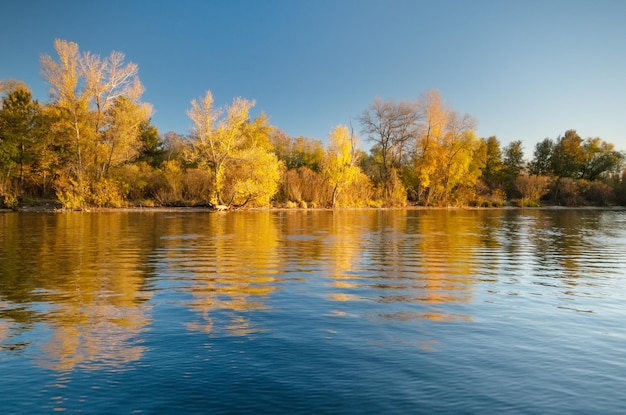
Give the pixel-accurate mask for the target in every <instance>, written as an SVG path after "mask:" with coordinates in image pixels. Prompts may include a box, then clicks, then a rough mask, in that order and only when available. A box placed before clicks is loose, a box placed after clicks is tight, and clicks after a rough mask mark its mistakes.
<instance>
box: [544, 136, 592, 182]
mask: <svg viewBox="0 0 626 415" xmlns="http://www.w3.org/2000/svg"><path fill="white" fill-rule="evenodd" d="M582 143H583V139H582V138H580V136H579V135H578V134H577V133H576V131H575V130H567V131H566V132H565V135H564V136H563V137H559V138H557V140H556V144H555V145H554V147H553V148H552V156H551V157H550V166H551V170H552V173H553V174H554V175H555V176H557V177H571V178H573V179H577V178H580V176H581V174H582V170H583V166H584V163H585V150H584V148H583V146H582Z"/></svg>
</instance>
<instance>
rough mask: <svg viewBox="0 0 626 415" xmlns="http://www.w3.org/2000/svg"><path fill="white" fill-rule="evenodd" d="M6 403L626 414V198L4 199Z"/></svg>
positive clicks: (126, 408)
mask: <svg viewBox="0 0 626 415" xmlns="http://www.w3.org/2000/svg"><path fill="white" fill-rule="evenodd" d="M0 249H1V250H0V264H1V265H0V373H1V376H0V413H3V414H10V413H28V414H31V413H50V412H56V411H65V412H66V413H75V412H84V413H116V414H117V413H119V414H122V413H128V414H131V413H147V414H152V413H160V414H161V413H173V414H179V413H185V414H188V413H315V414H319V413H385V414H391V413H402V414H404V413H429V414H430V413H533V414H534V413H536V414H550V413H555V414H556V413H568V414H572V413H580V414H590V413H594V414H595V413H616V414H617V413H624V412H625V411H626V212H625V211H616V210H450V211H448V210H406V211H405V210H392V211H385V210H363V211H360V210H357V211H337V212H332V211H275V212H227V213H209V212H197V211H174V212H164V211H161V212H106V213H105V212H102V213H78V212H75V213H61V214H59V213H50V214H44V213H1V214H0Z"/></svg>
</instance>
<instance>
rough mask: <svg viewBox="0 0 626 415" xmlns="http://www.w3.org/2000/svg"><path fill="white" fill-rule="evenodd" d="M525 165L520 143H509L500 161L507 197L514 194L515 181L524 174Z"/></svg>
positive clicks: (519, 141)
mask: <svg viewBox="0 0 626 415" xmlns="http://www.w3.org/2000/svg"><path fill="white" fill-rule="evenodd" d="M525 164H526V163H525V162H524V149H523V147H522V141H521V140H516V141H511V142H510V143H509V144H508V145H507V146H506V147H505V148H504V158H503V161H502V183H503V184H504V189H505V191H506V192H507V193H508V194H509V196H510V195H511V194H512V193H513V192H514V190H515V180H516V179H517V178H518V177H519V176H520V175H521V174H522V173H523V172H524V169H525Z"/></svg>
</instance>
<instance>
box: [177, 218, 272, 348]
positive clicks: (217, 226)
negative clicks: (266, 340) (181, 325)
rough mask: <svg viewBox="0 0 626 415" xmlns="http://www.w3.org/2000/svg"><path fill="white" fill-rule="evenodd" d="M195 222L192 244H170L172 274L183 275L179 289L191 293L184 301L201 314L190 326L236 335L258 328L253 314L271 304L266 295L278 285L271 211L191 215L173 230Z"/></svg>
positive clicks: (183, 230)
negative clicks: (251, 318)
mask: <svg viewBox="0 0 626 415" xmlns="http://www.w3.org/2000/svg"><path fill="white" fill-rule="evenodd" d="M190 221H192V222H193V223H195V226H194V229H195V235H196V236H195V241H194V243H193V244H190V243H185V244H181V241H180V240H177V239H176V238H174V239H172V240H169V241H167V242H166V243H167V255H168V256H170V258H169V260H168V262H167V264H168V267H169V272H171V273H172V274H173V275H177V276H178V278H179V279H180V282H181V284H182V287H181V288H180V290H181V291H186V292H188V293H190V294H191V296H192V297H191V299H190V300H189V301H185V302H184V305H186V306H188V307H191V309H193V310H194V311H195V312H196V315H197V317H198V318H197V319H196V320H195V321H192V322H189V323H187V328H188V329H189V330H193V331H201V332H205V333H214V332H216V331H218V332H219V331H224V332H226V333H227V334H229V335H234V336H243V335H247V334H249V333H250V332H252V331H255V330H258V328H257V327H255V326H254V325H253V324H252V323H251V322H250V320H249V314H250V312H252V311H256V310H263V309H265V308H266V305H265V303H264V298H265V297H267V296H268V295H270V294H271V293H272V292H273V291H275V290H276V289H277V287H276V274H277V273H278V272H279V267H280V264H279V258H278V253H277V247H278V243H279V242H278V234H277V230H276V226H275V224H274V222H273V217H272V215H271V214H270V212H268V211H259V212H224V213H212V214H207V213H204V214H203V215H202V216H197V217H195V218H189V217H187V219H186V222H187V223H186V224H182V223H179V224H176V223H172V226H173V228H172V229H170V230H169V231H168V232H171V234H172V235H186V234H187V235H189V233H188V232H189V229H188V228H187V226H189V222H190ZM181 226H182V228H181ZM186 232H187V233H186ZM182 263H184V264H186V265H185V266H182Z"/></svg>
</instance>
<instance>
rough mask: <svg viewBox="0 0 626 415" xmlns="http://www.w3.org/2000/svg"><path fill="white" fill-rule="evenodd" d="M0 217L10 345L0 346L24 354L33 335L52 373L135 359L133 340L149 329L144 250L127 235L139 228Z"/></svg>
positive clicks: (137, 347) (100, 221) (90, 219)
mask: <svg viewBox="0 0 626 415" xmlns="http://www.w3.org/2000/svg"><path fill="white" fill-rule="evenodd" d="M2 218H3V223H2V236H3V247H2V248H3V249H2V264H3V266H2V270H1V271H0V281H1V282H2V284H1V286H0V296H1V298H2V299H3V303H4V304H3V307H2V314H0V317H2V323H3V326H4V330H3V331H4V332H5V333H6V334H4V336H3V337H5V338H6V339H10V340H9V341H8V342H5V341H3V346H4V347H5V348H9V349H11V350H14V351H15V350H23V349H24V348H25V347H26V346H28V345H30V344H32V343H33V342H35V340H33V336H28V335H27V334H28V332H31V331H33V332H36V333H38V334H39V335H38V336H35V338H38V340H37V347H39V348H40V351H41V356H40V357H38V358H37V362H38V363H39V364H41V365H42V366H44V367H46V368H50V369H53V370H58V371H66V370H71V369H73V368H75V367H77V366H81V367H86V368H91V369H94V368H98V367H102V366H108V367H111V366H113V367H116V366H123V365H125V364H127V363H128V362H132V361H136V360H138V359H140V358H141V356H142V354H143V352H144V351H145V348H144V347H143V346H142V345H141V343H140V341H139V340H138V339H139V336H140V334H141V333H142V332H143V330H144V328H145V326H146V325H147V324H148V323H149V322H150V306H149V303H148V300H149V299H150V298H151V296H152V293H151V292H150V291H147V290H145V289H144V275H143V272H142V269H143V267H144V263H145V257H146V252H147V251H148V250H149V249H150V248H149V247H145V248H142V247H144V246H145V244H143V243H139V240H138V236H139V235H140V233H138V232H136V231H132V232H129V231H128V230H129V229H130V228H131V225H132V226H134V225H139V226H142V225H140V224H135V223H132V222H133V221H132V218H131V217H129V216H122V215H107V214H101V215H85V214H80V213H76V214H73V213H70V214H63V215H42V214H38V215H37V214H7V215H2ZM41 326H45V329H44V328H43V327H41ZM42 334H44V335H43V336H42ZM39 338H41V340H39Z"/></svg>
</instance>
